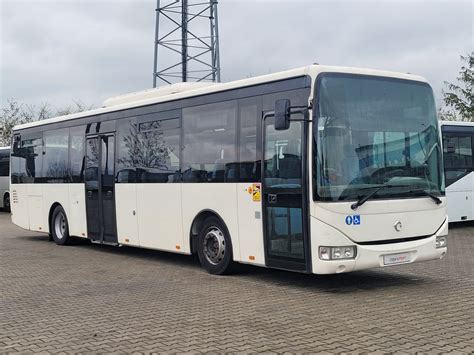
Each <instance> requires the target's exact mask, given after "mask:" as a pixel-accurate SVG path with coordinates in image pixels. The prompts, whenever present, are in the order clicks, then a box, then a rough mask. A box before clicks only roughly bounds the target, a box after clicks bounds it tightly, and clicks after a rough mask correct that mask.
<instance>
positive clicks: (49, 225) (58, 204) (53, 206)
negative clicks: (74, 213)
mask: <svg viewBox="0 0 474 355" xmlns="http://www.w3.org/2000/svg"><path fill="white" fill-rule="evenodd" d="M58 206H61V207H62V209H63V210H64V206H63V205H62V204H61V203H59V202H54V203H53V204H52V205H51V207H50V208H49V212H48V233H49V234H51V233H52V232H51V219H52V218H53V212H54V210H55V209H56V207H58ZM64 213H66V210H64ZM66 218H67V214H66Z"/></svg>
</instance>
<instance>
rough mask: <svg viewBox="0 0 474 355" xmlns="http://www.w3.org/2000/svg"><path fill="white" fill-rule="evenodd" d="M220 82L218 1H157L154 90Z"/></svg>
mask: <svg viewBox="0 0 474 355" xmlns="http://www.w3.org/2000/svg"><path fill="white" fill-rule="evenodd" d="M158 81H159V82H160V83H166V84H172V83H176V82H187V81H212V82H220V81H221V77H220V58H219V27H218V19H217V0H157V1H156V24H155V53H154V60H153V87H154V88H156V86H157V84H158Z"/></svg>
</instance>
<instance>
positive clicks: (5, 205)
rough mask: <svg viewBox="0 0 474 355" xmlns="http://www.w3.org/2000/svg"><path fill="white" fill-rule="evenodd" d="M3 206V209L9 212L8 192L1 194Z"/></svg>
mask: <svg viewBox="0 0 474 355" xmlns="http://www.w3.org/2000/svg"><path fill="white" fill-rule="evenodd" d="M3 208H4V209H5V211H7V212H10V211H11V210H10V194H9V193H8V192H7V193H6V194H5V196H3Z"/></svg>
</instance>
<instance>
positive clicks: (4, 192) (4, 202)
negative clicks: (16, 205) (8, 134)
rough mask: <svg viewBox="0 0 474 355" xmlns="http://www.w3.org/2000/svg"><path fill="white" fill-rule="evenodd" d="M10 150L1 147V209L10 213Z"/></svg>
mask: <svg viewBox="0 0 474 355" xmlns="http://www.w3.org/2000/svg"><path fill="white" fill-rule="evenodd" d="M9 176H10V148H9V147H0V209H3V210H4V211H7V212H10V191H9V190H10V189H9V186H8V185H9V184H10V178H9Z"/></svg>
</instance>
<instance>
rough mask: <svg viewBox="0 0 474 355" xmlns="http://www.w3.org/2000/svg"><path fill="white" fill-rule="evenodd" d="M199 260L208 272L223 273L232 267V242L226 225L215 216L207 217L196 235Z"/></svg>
mask: <svg viewBox="0 0 474 355" xmlns="http://www.w3.org/2000/svg"><path fill="white" fill-rule="evenodd" d="M197 252H198V256H199V261H200V262H201V265H202V267H203V268H204V269H206V270H207V272H209V273H210V274H214V275H224V274H228V273H229V272H231V269H232V266H233V265H232V264H233V261H232V243H231V241H230V236H229V232H228V231H227V228H226V226H225V225H224V224H223V223H222V222H221V221H220V220H219V219H218V218H216V217H209V218H207V219H206V220H205V221H204V222H203V224H202V227H201V230H200V232H199V236H198V248H197Z"/></svg>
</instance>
